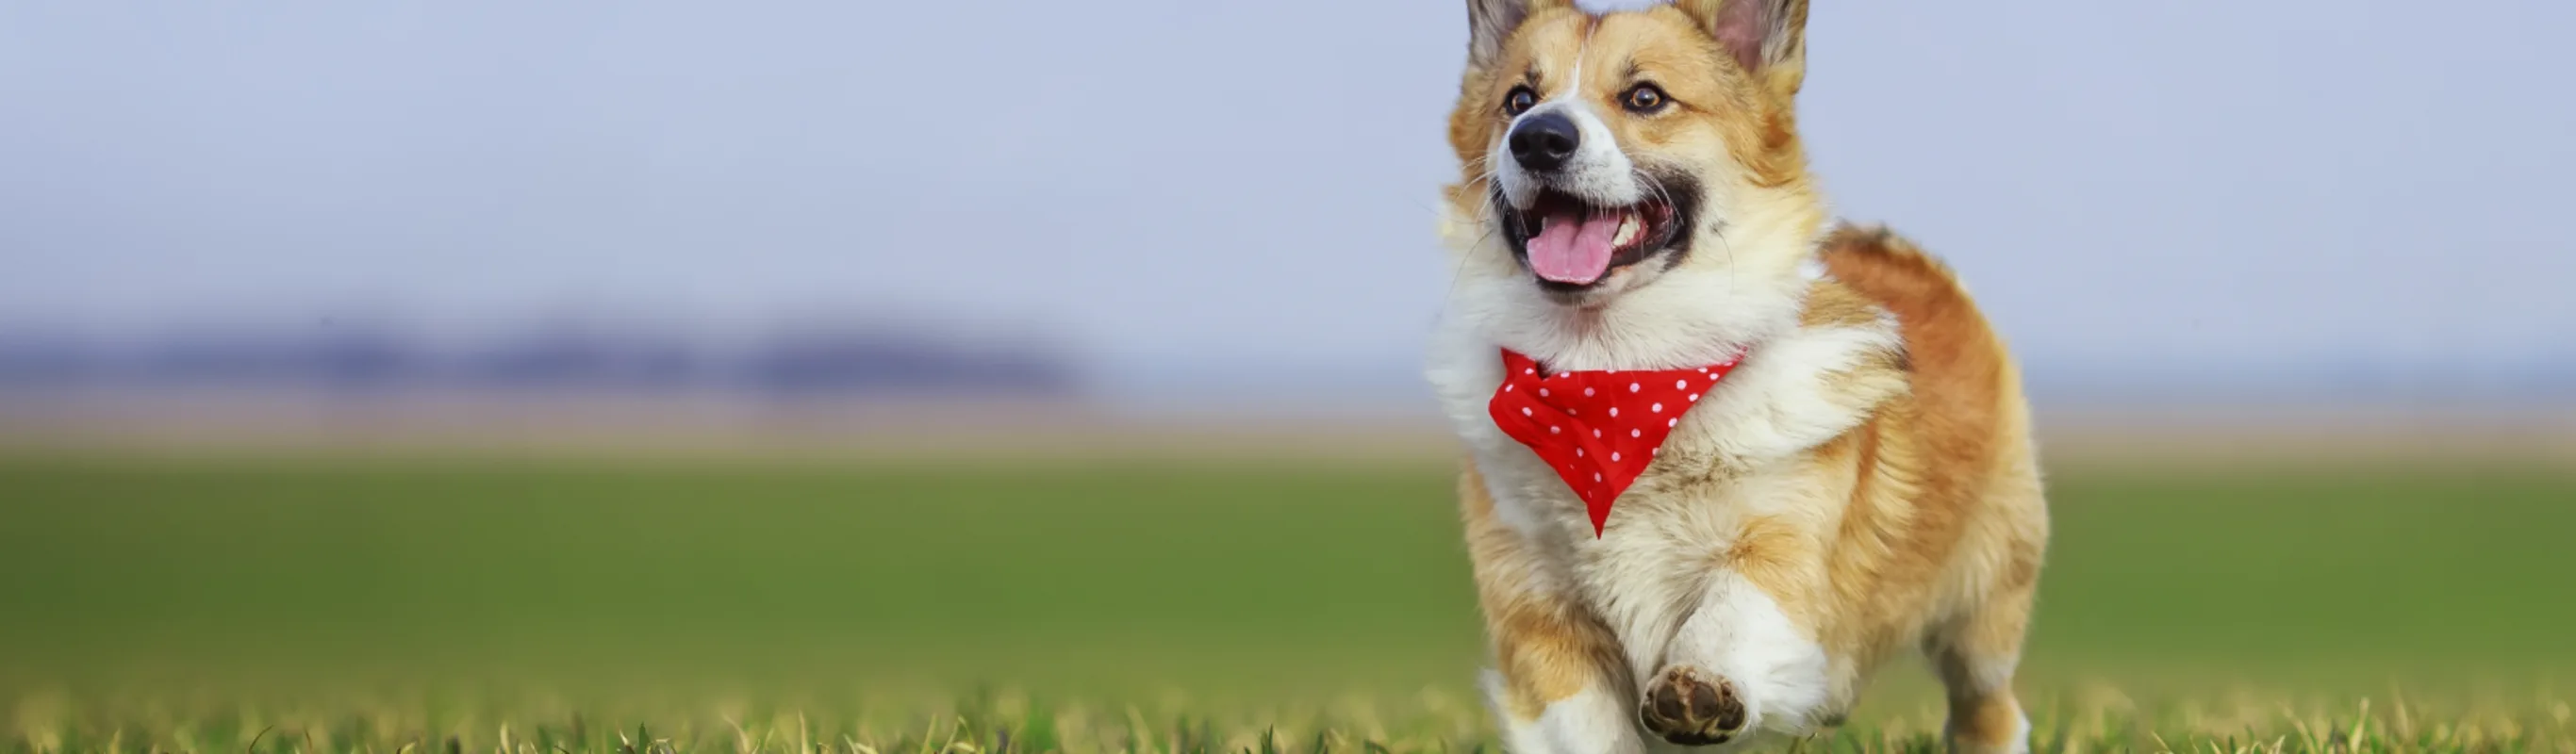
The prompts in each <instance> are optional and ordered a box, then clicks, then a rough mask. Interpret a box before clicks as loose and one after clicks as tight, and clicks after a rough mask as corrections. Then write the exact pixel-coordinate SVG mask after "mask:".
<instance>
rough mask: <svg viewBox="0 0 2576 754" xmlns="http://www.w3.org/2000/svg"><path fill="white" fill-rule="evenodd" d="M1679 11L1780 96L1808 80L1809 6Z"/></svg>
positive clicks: (1703, 2)
mask: <svg viewBox="0 0 2576 754" xmlns="http://www.w3.org/2000/svg"><path fill="white" fill-rule="evenodd" d="M1674 5H1677V6H1680V7H1681V9H1682V11H1683V12H1685V13H1689V14H1690V16H1691V18H1693V19H1696V20H1698V21H1699V24H1700V28H1701V29H1703V30H1706V31H1707V32H1708V35H1709V36H1710V37H1712V38H1714V39H1716V40H1717V43H1718V45H1719V46H1721V47H1725V48H1726V51H1727V52H1728V53H1731V54H1733V55H1734V56H1735V62H1736V64H1737V65H1741V66H1743V67H1744V71H1745V72H1746V73H1750V74H1753V77H1754V78H1756V79H1759V80H1761V81H1762V82H1763V83H1764V84H1767V85H1769V86H1770V87H1771V89H1772V91H1774V92H1777V93H1778V94H1779V95H1780V96H1783V97H1788V96H1794V95H1796V94H1797V93H1798V87H1799V86H1800V85H1802V84H1803V83H1805V81H1806V77H1807V0H1679V1H1678V2H1676V3H1674Z"/></svg>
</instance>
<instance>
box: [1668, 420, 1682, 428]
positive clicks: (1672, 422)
mask: <svg viewBox="0 0 2576 754" xmlns="http://www.w3.org/2000/svg"><path fill="white" fill-rule="evenodd" d="M1680 423H1682V420H1680V419H1665V420H1664V426H1667V427H1670V426H1673V425H1676V424H1680Z"/></svg>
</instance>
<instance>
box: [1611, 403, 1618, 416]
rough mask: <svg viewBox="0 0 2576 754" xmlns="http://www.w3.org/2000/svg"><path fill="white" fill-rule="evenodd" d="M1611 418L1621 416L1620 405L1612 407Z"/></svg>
mask: <svg viewBox="0 0 2576 754" xmlns="http://www.w3.org/2000/svg"><path fill="white" fill-rule="evenodd" d="M1610 418H1613V419H1616V418H1619V407H1618V406H1611V407H1610Z"/></svg>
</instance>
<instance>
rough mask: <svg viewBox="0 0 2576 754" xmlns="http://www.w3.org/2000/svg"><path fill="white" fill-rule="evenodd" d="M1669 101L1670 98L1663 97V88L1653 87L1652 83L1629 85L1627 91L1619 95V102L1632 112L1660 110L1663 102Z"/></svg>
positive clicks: (1662, 107)
mask: <svg viewBox="0 0 2576 754" xmlns="http://www.w3.org/2000/svg"><path fill="white" fill-rule="evenodd" d="M1669 101H1671V100H1667V99H1665V98H1664V90H1662V89H1658V88H1655V85H1653V84H1638V85H1636V86H1632V87H1629V88H1628V93H1627V94H1624V95H1620V97H1619V104H1620V105H1622V106H1625V107H1627V108H1628V111H1629V112H1633V113H1651V112H1654V111H1656V110H1661V109H1664V103H1666V102H1669Z"/></svg>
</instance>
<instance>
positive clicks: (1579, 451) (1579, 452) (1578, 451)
mask: <svg viewBox="0 0 2576 754" xmlns="http://www.w3.org/2000/svg"><path fill="white" fill-rule="evenodd" d="M1574 457H1576V458H1582V457H1583V449H1582V448H1575V449H1574Z"/></svg>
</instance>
